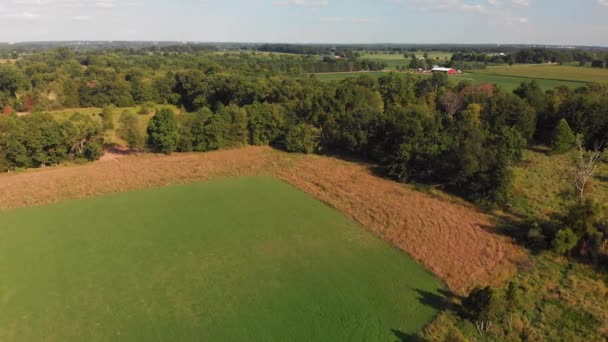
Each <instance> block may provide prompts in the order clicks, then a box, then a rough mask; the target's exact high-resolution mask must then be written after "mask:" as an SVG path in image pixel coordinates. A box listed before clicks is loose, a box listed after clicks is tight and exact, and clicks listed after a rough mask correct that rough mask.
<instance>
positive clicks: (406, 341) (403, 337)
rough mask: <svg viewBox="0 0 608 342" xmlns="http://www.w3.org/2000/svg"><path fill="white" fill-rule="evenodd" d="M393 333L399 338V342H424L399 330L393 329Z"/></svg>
mask: <svg viewBox="0 0 608 342" xmlns="http://www.w3.org/2000/svg"><path fill="white" fill-rule="evenodd" d="M391 332H392V333H393V334H394V335H395V337H396V338H397V340H396V341H397V342H411V341H422V339H421V338H420V337H418V336H417V335H414V334H408V333H404V332H403V331H400V330H397V329H391Z"/></svg>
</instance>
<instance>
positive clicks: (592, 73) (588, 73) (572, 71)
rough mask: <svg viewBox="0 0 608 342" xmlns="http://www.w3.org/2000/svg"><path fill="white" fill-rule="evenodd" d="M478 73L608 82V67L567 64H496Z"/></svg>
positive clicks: (477, 72) (554, 79) (570, 80)
mask: <svg viewBox="0 0 608 342" xmlns="http://www.w3.org/2000/svg"><path fill="white" fill-rule="evenodd" d="M475 73H476V74H485V75H499V76H512V77H523V78H532V79H543V80H553V81H569V82H584V83H588V82H600V83H607V82H608V69H596V68H587V67H575V66H565V65H547V64H540V65H539V64H526V65H514V66H506V65H505V66H494V67H488V68H487V69H485V70H478V71H475Z"/></svg>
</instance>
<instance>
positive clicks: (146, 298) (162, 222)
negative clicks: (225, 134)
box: [0, 177, 442, 341]
mask: <svg viewBox="0 0 608 342" xmlns="http://www.w3.org/2000/svg"><path fill="white" fill-rule="evenodd" d="M0 270H1V272H2V278H1V279H2V280H1V281H0V340H7V341H39V340H51V341H69V340H77V341H96V340H141V341H167V340H171V341H184V340H206V341H238V340H260V341H287V340H289V341H293V340H301V341H309V340H323V341H346V340H348V341H357V340H360V341H387V340H396V339H400V338H406V337H407V336H408V334H410V333H412V332H415V331H418V330H419V329H421V328H422V327H423V325H424V324H426V323H427V322H429V321H430V320H431V319H432V318H433V317H434V315H435V314H436V310H437V309H438V306H439V305H440V304H439V303H440V298H441V297H440V295H439V293H440V292H441V288H442V285H441V283H440V282H439V281H438V280H437V279H436V278H435V277H433V276H432V275H431V274H430V273H428V272H427V271H426V270H425V269H424V268H423V267H422V266H420V265H419V264H417V263H416V262H414V261H413V260H412V259H410V258H409V257H408V256H406V255H405V254H403V253H402V252H400V251H398V250H397V249H396V248H393V247H391V246H389V245H388V244H387V243H385V242H383V241H381V240H380V239H378V238H376V237H374V236H373V235H372V233H370V232H369V231H367V230H365V229H364V228H363V227H361V226H359V225H358V224H356V223H355V222H354V221H352V220H350V219H347V218H345V217H344V216H342V214H340V213H339V212H338V211H336V210H334V209H332V208H330V207H328V206H326V205H325V204H323V203H321V202H319V201H317V200H315V199H313V198H312V197H309V196H308V195H307V194H305V193H304V192H301V191H299V190H297V189H296V188H294V187H292V186H290V185H288V184H287V183H283V182H281V181H278V180H275V179H274V178H270V177H245V178H236V179H219V180H214V181H207V182H204V183H195V184H190V185H177V186H171V187H164V188H156V189H151V190H144V191H139V192H130V193H120V194H113V195H106V196H102V197H95V198H90V199H85V200H80V201H67V202H62V203H59V204H54V205H50V206H42V207H33V208H25V209H19V210H13V211H8V212H4V213H2V214H0Z"/></svg>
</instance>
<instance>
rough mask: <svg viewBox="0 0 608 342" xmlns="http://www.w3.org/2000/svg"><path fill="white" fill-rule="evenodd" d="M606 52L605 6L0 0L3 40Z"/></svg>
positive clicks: (602, 1)
mask: <svg viewBox="0 0 608 342" xmlns="http://www.w3.org/2000/svg"><path fill="white" fill-rule="evenodd" d="M61 40H132V41H135V40H146V41H195V42H282V43H421V44H424V43H429V44H433V43H454V44H456V43H461V44H473V43H475V44H476V43H480V44H483V43H491V44H509V43H517V44H520V43H522V44H554V45H600V46H608V0H0V41H1V42H22V41H61Z"/></svg>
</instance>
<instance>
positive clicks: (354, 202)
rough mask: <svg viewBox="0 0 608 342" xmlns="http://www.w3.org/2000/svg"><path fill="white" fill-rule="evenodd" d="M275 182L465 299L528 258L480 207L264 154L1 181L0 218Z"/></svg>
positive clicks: (317, 160)
mask: <svg viewBox="0 0 608 342" xmlns="http://www.w3.org/2000/svg"><path fill="white" fill-rule="evenodd" d="M252 175H275V176H277V177H279V178H281V179H283V180H285V181H287V182H289V183H291V184H292V185H294V186H296V187H298V188H300V189H301V190H303V191H305V192H307V193H309V194H311V195H312V196H314V197H316V198H317V199H319V200H321V201H324V202H325V203H328V204H329V205H331V206H333V207H335V208H337V209H338V210H340V211H342V212H343V213H345V214H346V215H349V216H350V217H352V218H354V219H355V220H357V221H358V222H360V223H361V224H363V225H364V226H366V227H367V228H369V229H370V230H372V231H373V232H374V233H376V234H377V235H378V236H380V237H381V238H383V239H385V240H387V241H390V242H391V243H393V244H394V245H395V246H397V247H398V248H400V249H402V250H403V251H405V252H407V253H408V254H409V255H411V256H412V257H413V258H415V259H416V260H418V261H420V262H421V263H422V264H424V265H425V266H426V267H427V268H428V269H429V270H430V271H432V272H433V273H434V274H435V275H437V276H438V277H439V278H441V279H443V280H444V281H445V282H446V284H447V285H448V286H449V287H450V289H451V290H452V291H454V292H456V293H458V294H464V293H466V291H468V290H469V289H471V288H472V287H474V286H476V285H486V284H496V283H497V282H500V281H502V280H504V279H505V278H506V277H508V276H510V275H512V273H513V272H514V271H515V270H516V264H517V262H518V261H522V260H525V253H524V252H523V251H522V250H521V249H520V248H518V247H516V246H514V245H513V244H511V243H510V242H509V241H508V240H507V239H505V238H503V237H500V236H497V235H495V234H493V233H491V232H490V231H488V230H491V229H492V227H493V225H492V224H491V223H490V220H489V217H488V216H486V215H484V214H482V213H479V212H478V211H476V210H475V209H474V208H473V207H471V206H467V205H466V204H462V203H457V201H451V200H449V196H443V197H446V198H438V197H437V196H433V195H431V194H427V193H423V192H419V191H416V190H414V189H412V188H411V187H409V186H407V185H403V184H399V183H395V182H392V181H389V180H385V179H382V178H379V177H377V176H374V175H373V174H372V173H371V172H370V171H369V167H368V166H366V165H362V164H357V163H353V162H345V161H342V160H339V159H336V158H328V157H318V156H300V155H289V154H285V153H282V152H278V151H274V150H272V149H270V148H267V147H245V148H242V149H238V150H228V151H220V152H211V153H204V154H179V155H172V156H158V155H150V154H146V155H140V156H135V155H128V156H124V157H121V158H120V159H116V158H114V159H109V160H107V161H100V162H96V163H91V164H87V165H82V166H71V167H59V168H54V169H45V170H32V171H27V172H23V173H16V174H5V175H1V176H0V193H1V194H2V196H1V197H0V210H7V209H13V208H19V207H26V206H32V205H41V204H47V203H53V202H57V201H61V200H65V199H78V198H83V197H88V196H95V195H101V194H107V193H113V192H121V191H128V190H138V189H144V188H151V187H157V186H163V185H170V184H176V183H188V182H194V181H201V180H206V179H210V178H214V177H235V176H252Z"/></svg>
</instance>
